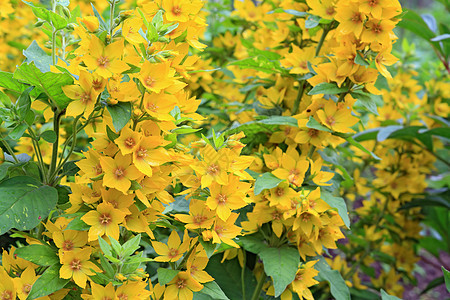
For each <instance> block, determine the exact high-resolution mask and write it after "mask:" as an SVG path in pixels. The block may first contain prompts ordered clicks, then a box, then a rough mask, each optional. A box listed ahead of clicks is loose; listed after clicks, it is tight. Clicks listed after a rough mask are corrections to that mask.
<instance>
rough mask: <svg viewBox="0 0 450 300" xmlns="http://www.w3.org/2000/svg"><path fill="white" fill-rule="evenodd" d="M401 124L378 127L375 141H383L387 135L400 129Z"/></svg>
mask: <svg viewBox="0 0 450 300" xmlns="http://www.w3.org/2000/svg"><path fill="white" fill-rule="evenodd" d="M402 128H403V126H401V125H391V126H386V127H380V128H379V131H378V134H377V141H378V142H382V141H385V140H386V139H387V138H389V136H390V135H391V133H393V132H395V131H397V130H399V129H402Z"/></svg>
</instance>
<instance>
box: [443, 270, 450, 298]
mask: <svg viewBox="0 0 450 300" xmlns="http://www.w3.org/2000/svg"><path fill="white" fill-rule="evenodd" d="M442 272H443V273H444V280H445V287H446V288H447V292H449V293H450V272H449V271H448V270H447V269H446V268H444V267H442Z"/></svg>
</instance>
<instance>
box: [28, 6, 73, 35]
mask: <svg viewBox="0 0 450 300" xmlns="http://www.w3.org/2000/svg"><path fill="white" fill-rule="evenodd" d="M24 2H25V3H26V4H28V5H29V6H31V9H32V10H33V13H34V15H35V16H36V17H38V18H40V19H42V20H45V21H47V22H49V23H51V24H52V25H53V26H54V27H55V28H56V29H57V30H60V29H64V28H66V26H67V20H66V19H65V18H63V17H61V16H60V15H58V14H57V13H54V12H52V11H50V10H48V9H46V8H44V7H37V6H34V4H33V3H31V2H26V1H24Z"/></svg>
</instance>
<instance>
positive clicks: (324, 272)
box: [314, 256, 350, 300]
mask: <svg viewBox="0 0 450 300" xmlns="http://www.w3.org/2000/svg"><path fill="white" fill-rule="evenodd" d="M314 268H315V269H316V270H317V271H319V274H318V275H317V276H316V279H317V280H318V281H328V283H329V284H330V290H331V295H333V297H334V299H339V300H347V299H348V300H350V291H349V289H348V286H347V284H346V283H345V281H344V278H342V275H341V273H339V271H337V270H332V269H331V268H330V266H329V265H328V263H327V262H326V260H325V259H324V258H323V256H320V257H319V261H318V262H317V263H316V264H315V265H314Z"/></svg>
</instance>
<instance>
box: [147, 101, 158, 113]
mask: <svg viewBox="0 0 450 300" xmlns="http://www.w3.org/2000/svg"><path fill="white" fill-rule="evenodd" d="M158 108H159V106H158V105H156V104H155V103H149V104H148V105H147V109H148V110H150V111H152V112H157V110H158Z"/></svg>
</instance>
